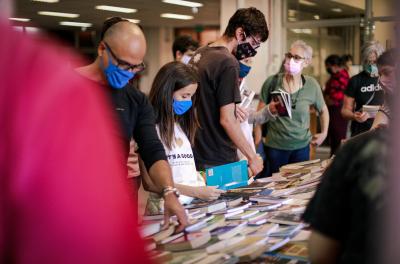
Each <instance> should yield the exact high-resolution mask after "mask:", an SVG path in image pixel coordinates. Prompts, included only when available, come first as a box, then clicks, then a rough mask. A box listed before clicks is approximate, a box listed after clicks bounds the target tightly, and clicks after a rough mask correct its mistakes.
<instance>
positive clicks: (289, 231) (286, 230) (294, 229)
mask: <svg viewBox="0 0 400 264" xmlns="http://www.w3.org/2000/svg"><path fill="white" fill-rule="evenodd" d="M303 227H304V224H298V225H292V226H287V227H283V228H279V229H278V230H276V231H274V232H272V233H270V234H269V236H270V237H292V236H294V235H296V234H297V233H298V232H299V231H300V230H301V229H302V228H303Z"/></svg>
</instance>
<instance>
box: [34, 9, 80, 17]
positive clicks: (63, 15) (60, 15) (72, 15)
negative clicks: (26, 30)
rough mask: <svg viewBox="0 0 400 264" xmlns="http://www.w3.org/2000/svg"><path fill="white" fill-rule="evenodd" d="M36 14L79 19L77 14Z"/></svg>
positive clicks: (42, 12) (45, 12)
mask: <svg viewBox="0 0 400 264" xmlns="http://www.w3.org/2000/svg"><path fill="white" fill-rule="evenodd" d="M38 14H39V15H42V16H56V17H68V18H77V17H79V14H72V13H60V12H52V11H39V12H38Z"/></svg>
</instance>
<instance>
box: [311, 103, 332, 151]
mask: <svg viewBox="0 0 400 264" xmlns="http://www.w3.org/2000/svg"><path fill="white" fill-rule="evenodd" d="M319 114H320V125H321V133H318V134H315V135H314V136H313V139H312V140H311V144H312V145H314V146H319V145H321V144H322V142H324V140H325V138H326V136H327V135H328V127H329V112H328V107H327V106H326V105H325V106H324V107H323V108H322V110H321V112H320V113H319Z"/></svg>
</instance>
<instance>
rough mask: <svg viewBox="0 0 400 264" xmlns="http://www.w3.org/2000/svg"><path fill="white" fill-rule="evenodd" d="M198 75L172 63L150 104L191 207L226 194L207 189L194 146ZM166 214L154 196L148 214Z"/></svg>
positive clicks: (153, 91) (185, 200) (183, 198)
mask: <svg viewBox="0 0 400 264" xmlns="http://www.w3.org/2000/svg"><path fill="white" fill-rule="evenodd" d="M197 83H198V77H197V74H196V72H195V71H194V70H193V69H192V68H190V67H188V66H187V65H185V64H183V63H181V62H170V63H168V64H166V65H164V66H163V67H162V68H161V69H160V71H159V72H158V73H157V75H156V77H155V79H154V82H153V86H152V88H151V91H150V95H149V97H150V102H151V104H152V105H153V108H154V113H155V117H156V125H157V131H158V135H159V137H160V139H161V142H162V143H163V145H164V148H165V152H166V154H167V158H168V162H169V164H170V166H171V169H172V175H173V178H174V182H175V187H176V188H177V189H178V190H179V192H180V193H181V196H180V197H179V200H180V202H181V203H183V204H188V203H190V202H191V201H192V200H193V198H200V199H203V200H214V199H217V198H218V197H219V196H220V194H221V193H223V191H221V190H218V189H216V188H215V187H210V186H205V182H204V179H203V178H202V177H201V176H200V175H199V173H198V172H197V171H196V166H195V162H194V157H193V152H192V145H193V142H194V137H195V134H196V130H197V128H198V127H199V123H198V120H197V112H196V103H197V101H196V90H197V86H198V84H197ZM162 210H163V202H162V200H161V198H160V197H159V196H158V195H156V194H153V193H152V194H150V197H149V200H148V202H147V208H146V213H147V214H155V213H160V212H161V211H162Z"/></svg>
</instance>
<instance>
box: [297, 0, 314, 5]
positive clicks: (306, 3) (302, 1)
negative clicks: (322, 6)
mask: <svg viewBox="0 0 400 264" xmlns="http://www.w3.org/2000/svg"><path fill="white" fill-rule="evenodd" d="M299 3H300V4H301V5H306V6H316V5H317V4H316V3H314V2H310V1H307V0H300V1H299Z"/></svg>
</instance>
